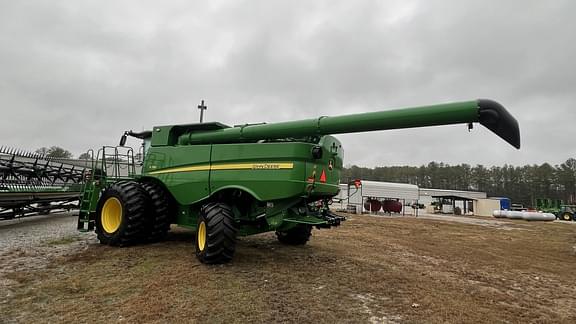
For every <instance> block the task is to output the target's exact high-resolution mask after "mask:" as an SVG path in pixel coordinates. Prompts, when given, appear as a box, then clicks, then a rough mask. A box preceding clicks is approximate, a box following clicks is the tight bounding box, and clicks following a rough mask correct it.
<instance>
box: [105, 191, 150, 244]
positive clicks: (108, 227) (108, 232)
mask: <svg viewBox="0 0 576 324" xmlns="http://www.w3.org/2000/svg"><path fill="white" fill-rule="evenodd" d="M147 198H148V197H147V195H146V192H145V191H144V189H142V187H141V186H140V184H139V183H137V182H135V181H121V182H117V183H114V184H112V185H111V186H110V187H109V188H108V189H106V191H104V193H103V194H102V197H101V198H100V200H99V201H98V207H97V209H96V234H97V235H98V240H100V243H102V244H107V245H117V246H125V245H132V244H136V243H139V242H140V241H141V240H142V238H143V235H144V229H145V213H146V209H147V203H148V199H147Z"/></svg>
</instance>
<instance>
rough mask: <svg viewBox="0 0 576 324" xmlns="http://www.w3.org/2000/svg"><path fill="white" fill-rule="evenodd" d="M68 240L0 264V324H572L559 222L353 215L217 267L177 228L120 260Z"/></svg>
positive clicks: (90, 244) (574, 305)
mask: <svg viewBox="0 0 576 324" xmlns="http://www.w3.org/2000/svg"><path fill="white" fill-rule="evenodd" d="M72 226H74V225H73V224H72ZM1 235H2V230H1V229H0V236H1ZM66 235H68V234H66ZM66 237H69V236H65V237H64V238H63V239H54V238H50V239H49V240H48V241H44V243H40V246H44V247H45V248H44V250H43V251H44V252H43V253H44V255H43V257H45V258H47V259H48V261H47V262H45V263H44V264H45V266H43V267H38V266H33V267H27V266H26V265H25V264H24V265H20V266H19V267H13V266H12V267H9V268H6V265H7V264H8V263H9V262H10V256H11V255H12V254H11V253H12V252H11V251H12V250H14V249H17V248H14V247H11V248H4V251H2V252H1V253H0V256H2V257H0V269H4V268H5V269H7V270H5V271H2V272H0V278H1V279H0V280H4V285H0V290H3V291H1V292H0V323H30V322H39V323H42V322H45V323H48V322H50V323H53V322H65V323H72V322H73V323H82V322H86V323H88V322H90V323H93V322H97V323H110V322H122V323H143V322H147V323H166V322H173V323H176V322H192V323H194V322H198V323H206V322H209V323H224V322H226V323H246V322H302V323H318V322H321V323H327V322H336V323H358V322H360V323H421V322H427V323H437V322H443V323H445V322H448V323H463V322H467V323H527V322H538V323H542V322H544V323H546V322H554V323H574V322H576V298H575V296H576V285H575V283H576V271H574V266H575V265H576V226H570V225H568V224H563V223H560V222H553V223H543V222H525V221H512V220H494V219H484V218H470V217H443V216H431V217H419V218H414V217H386V216H384V217H375V216H351V217H350V219H349V220H348V221H347V222H345V223H344V225H343V226H341V227H339V228H336V229H331V230H315V231H314V232H313V238H312V240H311V241H310V243H309V244H308V245H306V246H303V247H290V246H284V245H281V244H280V243H278V242H277V241H276V239H275V236H274V234H273V233H266V234H261V235H256V236H251V237H244V238H240V239H239V241H238V245H237V250H236V256H235V259H234V260H233V262H231V263H229V264H226V265H218V266H206V265H202V264H200V263H199V262H198V261H197V260H196V259H195V258H194V247H193V244H192V242H193V239H194V237H193V235H192V233H190V232H187V231H185V230H181V229H174V230H173V231H172V233H171V235H170V237H169V240H168V241H166V242H162V243H157V244H151V245H144V246H136V247H130V248H112V247H107V246H102V245H99V244H97V243H95V242H94V238H93V234H88V235H80V236H75V237H72V238H66ZM0 241H1V239H0ZM34 248H35V247H31V248H30V249H32V250H33V249H34ZM52 249H53V251H59V250H60V251H65V252H55V253H52V252H51V251H52ZM24 253H27V252H26V251H24ZM14 255H16V254H14Z"/></svg>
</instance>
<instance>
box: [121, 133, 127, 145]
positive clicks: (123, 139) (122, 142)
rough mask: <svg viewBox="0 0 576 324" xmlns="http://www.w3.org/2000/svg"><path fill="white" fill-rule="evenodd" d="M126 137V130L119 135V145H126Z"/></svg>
mask: <svg viewBox="0 0 576 324" xmlns="http://www.w3.org/2000/svg"><path fill="white" fill-rule="evenodd" d="M127 137H128V132H124V134H123V135H122V137H120V146H124V145H126V138H127Z"/></svg>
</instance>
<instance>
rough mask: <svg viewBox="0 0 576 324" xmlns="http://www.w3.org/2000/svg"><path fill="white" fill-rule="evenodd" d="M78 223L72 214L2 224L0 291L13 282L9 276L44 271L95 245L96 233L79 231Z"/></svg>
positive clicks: (0, 231) (21, 219)
mask: <svg viewBox="0 0 576 324" xmlns="http://www.w3.org/2000/svg"><path fill="white" fill-rule="evenodd" d="M77 219H78V218H77V216H76V214H75V213H74V212H69V213H58V214H52V215H45V216H33V217H24V218H17V219H14V220H7V221H2V222H0V289H1V288H2V287H6V285H8V284H9V283H10V282H11V280H9V279H7V278H6V277H5V276H4V275H5V274H7V273H11V272H17V271H29V270H35V269H42V268H44V267H45V266H46V265H47V264H48V263H49V262H50V261H51V260H53V259H54V258H56V257H60V256H65V255H68V254H71V253H74V252H77V251H79V250H82V249H85V248H86V247H87V246H88V244H90V243H94V242H95V238H94V234H93V233H80V232H78V231H77V230H76V222H77ZM1 295H2V294H0V298H1V297H2V296H1Z"/></svg>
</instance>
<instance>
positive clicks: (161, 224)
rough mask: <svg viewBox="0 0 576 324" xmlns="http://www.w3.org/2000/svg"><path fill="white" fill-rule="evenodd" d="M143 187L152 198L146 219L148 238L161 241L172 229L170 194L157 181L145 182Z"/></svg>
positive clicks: (151, 240) (148, 239) (152, 240)
mask: <svg viewBox="0 0 576 324" xmlns="http://www.w3.org/2000/svg"><path fill="white" fill-rule="evenodd" d="M142 188H143V189H144V191H146V193H147V194H148V198H149V200H150V210H149V215H147V219H146V229H145V235H146V240H147V241H150V242H156V241H161V240H163V239H164V238H166V234H167V233H168V231H169V230H170V223H171V222H170V204H169V201H168V194H167V193H166V191H165V190H164V188H162V187H161V186H159V185H157V184H155V183H143V184H142Z"/></svg>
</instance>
